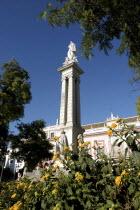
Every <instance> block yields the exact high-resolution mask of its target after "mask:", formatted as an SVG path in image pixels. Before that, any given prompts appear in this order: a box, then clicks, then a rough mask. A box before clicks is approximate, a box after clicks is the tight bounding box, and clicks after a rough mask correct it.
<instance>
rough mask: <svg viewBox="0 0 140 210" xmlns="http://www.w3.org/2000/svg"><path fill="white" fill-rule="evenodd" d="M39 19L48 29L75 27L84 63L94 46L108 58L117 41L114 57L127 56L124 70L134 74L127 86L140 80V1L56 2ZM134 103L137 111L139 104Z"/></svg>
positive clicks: (84, 0)
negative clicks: (79, 32)
mask: <svg viewBox="0 0 140 210" xmlns="http://www.w3.org/2000/svg"><path fill="white" fill-rule="evenodd" d="M50 2H51V1H50ZM39 18H43V19H44V20H47V21H48V24H49V25H51V26H52V27H54V26H58V27H61V26H62V25H65V26H66V27H70V25H71V24H74V23H77V24H79V27H80V28H81V31H82V35H83V36H82V41H81V50H82V55H83V56H85V57H86V58H88V59H89V58H91V56H93V49H94V48H95V46H98V48H99V50H104V52H105V54H107V55H108V51H109V50H110V49H112V48H113V44H112V41H113V40H114V39H118V40H120V45H119V47H118V49H117V53H118V54H119V55H122V54H126V55H127V56H128V66H129V67H130V68H131V69H132V70H133V73H134V78H132V80H131V82H138V81H139V80H140V1H138V0H121V1H120V0H96V1H95V0H67V1H66V0H56V1H54V4H51V3H48V4H47V5H46V11H44V12H43V13H41V14H40V15H39ZM137 103H138V106H137V109H138V110H139V106H140V105H139V100H138V102H137ZM138 113H139V111H138Z"/></svg>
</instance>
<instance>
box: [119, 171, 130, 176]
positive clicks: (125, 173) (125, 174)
mask: <svg viewBox="0 0 140 210" xmlns="http://www.w3.org/2000/svg"><path fill="white" fill-rule="evenodd" d="M121 175H122V176H128V175H129V174H128V173H127V172H126V170H123V172H122V173H121Z"/></svg>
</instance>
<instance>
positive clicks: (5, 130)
mask: <svg viewBox="0 0 140 210" xmlns="http://www.w3.org/2000/svg"><path fill="white" fill-rule="evenodd" d="M0 70H3V71H4V72H3V73H2V71H1V73H0V158H1V161H2V166H4V162H5V155H6V153H7V145H8V142H9V123H10V122H12V121H14V120H19V118H21V117H23V116H24V105H25V104H27V103H29V102H30V100H31V92H30V83H29V82H28V79H29V75H28V72H27V71H25V70H24V69H23V68H22V67H20V65H19V64H18V62H17V61H16V60H15V59H12V60H11V61H9V62H8V63H4V64H3V65H2V67H1V68H0ZM2 171H3V170H2ZM1 176H2V173H1ZM1 176H0V177H1Z"/></svg>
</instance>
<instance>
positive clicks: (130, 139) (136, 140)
mask: <svg viewBox="0 0 140 210" xmlns="http://www.w3.org/2000/svg"><path fill="white" fill-rule="evenodd" d="M118 124H119V129H112V130H113V132H114V136H116V137H117V139H116V140H115V142H114V146H115V145H117V146H119V147H120V146H121V145H122V144H123V143H125V144H126V145H127V147H126V149H125V157H126V156H127V153H128V149H129V150H130V151H131V153H132V157H133V160H134V161H135V164H137V165H138V166H139V167H140V132H139V131H137V130H136V129H135V128H134V125H131V126H130V125H128V124H127V123H125V121H124V120H123V119H122V118H120V119H119V120H118ZM110 129H111V128H110Z"/></svg>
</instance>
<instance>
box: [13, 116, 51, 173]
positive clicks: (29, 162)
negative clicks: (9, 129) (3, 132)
mask: <svg viewBox="0 0 140 210" xmlns="http://www.w3.org/2000/svg"><path fill="white" fill-rule="evenodd" d="M44 127H45V122H44V121H43V120H36V121H33V122H31V123H28V124H24V123H21V124H18V126H17V128H18V130H19V134H18V135H11V136H10V140H11V142H12V144H11V148H12V149H13V152H12V157H14V158H16V159H17V160H19V161H20V160H24V161H25V163H26V166H27V167H28V169H33V168H35V166H36V165H37V163H38V162H40V161H41V160H42V159H44V158H51V157H52V153H51V152H50V151H49V150H51V149H52V145H51V144H50V143H49V141H48V140H47V138H46V133H45V132H44V131H43V128H44Z"/></svg>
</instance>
